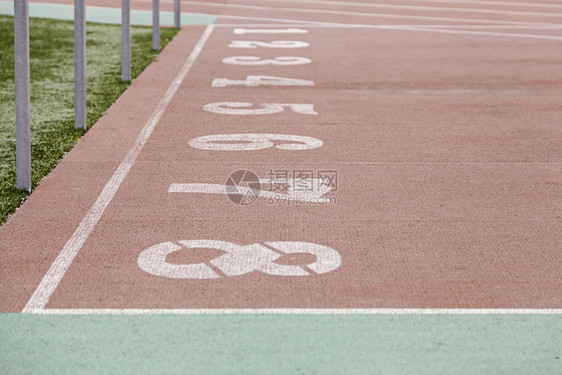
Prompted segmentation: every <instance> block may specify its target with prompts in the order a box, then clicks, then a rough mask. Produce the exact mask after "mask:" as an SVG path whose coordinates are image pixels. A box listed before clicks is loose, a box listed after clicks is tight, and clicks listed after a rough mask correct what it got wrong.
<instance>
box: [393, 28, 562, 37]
mask: <svg viewBox="0 0 562 375" xmlns="http://www.w3.org/2000/svg"><path fill="white" fill-rule="evenodd" d="M390 29H395V30H404V31H407V30H410V31H423V32H430V33H431V32H433V33H442V34H461V35H481V36H500V37H508V38H524V39H542V40H562V36H550V35H539V34H512V33H498V32H494V31H469V30H450V29H437V28H429V29H426V28H424V27H396V28H390Z"/></svg>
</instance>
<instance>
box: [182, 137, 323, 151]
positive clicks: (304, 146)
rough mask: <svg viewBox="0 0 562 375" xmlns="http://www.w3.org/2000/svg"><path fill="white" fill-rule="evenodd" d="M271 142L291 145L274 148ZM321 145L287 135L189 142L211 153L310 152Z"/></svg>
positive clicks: (308, 138)
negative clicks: (277, 150)
mask: <svg viewBox="0 0 562 375" xmlns="http://www.w3.org/2000/svg"><path fill="white" fill-rule="evenodd" d="M272 141H284V142H293V143H281V144H279V145H277V146H275V144H274V143H273V142H272ZM221 142H222V143H221ZM233 142H236V143H233ZM294 142H297V143H294ZM323 144H324V142H322V141H321V140H319V139H317V138H313V137H305V136H302V135H287V134H213V135H205V136H202V137H197V138H194V139H192V140H191V141H189V145H190V146H191V147H194V148H198V149H201V150H213V151H253V150H263V149H266V148H271V147H273V146H275V148H278V149H280V150H295V151H296V150H311V149H314V148H318V147H322V145H323Z"/></svg>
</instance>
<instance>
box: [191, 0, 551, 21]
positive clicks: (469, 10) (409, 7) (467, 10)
mask: <svg viewBox="0 0 562 375" xmlns="http://www.w3.org/2000/svg"><path fill="white" fill-rule="evenodd" d="M298 2H299V3H301V4H302V3H306V4H322V5H341V6H347V7H358V6H359V7H362V8H377V9H381V8H382V9H396V10H421V11H427V12H451V13H455V12H456V13H481V14H499V15H514V16H537V17H562V13H552V12H551V13H546V12H529V11H517V10H503V9H502V10H497V9H485V8H457V7H454V8H453V7H440V6H423V5H398V4H382V3H369V4H366V3H346V2H341V1H330V2H326V1H318V0H299V1H298ZM184 3H185V4H192V5H201V6H206V7H219V8H225V7H226V8H238V9H255V10H267V11H274V10H278V9H287V10H288V9H290V10H291V11H293V12H298V11H299V8H277V7H264V6H255V5H242V4H225V3H220V4H219V3H209V2H200V1H184ZM551 9H552V8H551ZM555 9H556V8H555ZM363 13H364V12H363ZM365 14H369V13H365Z"/></svg>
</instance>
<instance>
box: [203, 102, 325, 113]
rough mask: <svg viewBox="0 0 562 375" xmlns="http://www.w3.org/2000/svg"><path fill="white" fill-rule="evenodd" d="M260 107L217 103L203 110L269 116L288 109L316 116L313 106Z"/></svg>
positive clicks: (280, 105) (289, 104) (250, 104)
mask: <svg viewBox="0 0 562 375" xmlns="http://www.w3.org/2000/svg"><path fill="white" fill-rule="evenodd" d="M260 105H261V106H262V108H248V107H252V106H253V104H252V103H246V102H218V103H209V104H205V105H204V106H203V109H204V110H205V111H207V112H213V113H218V114H221V115H271V114H274V113H279V112H283V110H284V109H285V108H290V109H291V110H292V111H293V112H295V113H302V114H303V115H318V113H317V112H316V111H315V110H314V104H297V103H262V104H260Z"/></svg>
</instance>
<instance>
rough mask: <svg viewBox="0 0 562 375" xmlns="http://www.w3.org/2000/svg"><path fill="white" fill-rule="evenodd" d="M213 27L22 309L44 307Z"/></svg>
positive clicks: (204, 33)
mask: <svg viewBox="0 0 562 375" xmlns="http://www.w3.org/2000/svg"><path fill="white" fill-rule="evenodd" d="M213 29H214V25H209V26H207V28H206V29H205V31H204V32H203V35H201V38H200V39H199V41H198V42H197V44H196V45H195V48H193V51H192V52H191V54H190V55H189V57H188V58H187V60H186V62H185V64H184V65H183V66H182V68H181V70H180V71H179V73H178V74H177V76H176V77H175V78H174V81H172V82H171V83H170V86H169V87H168V90H167V91H166V93H165V94H164V97H163V98H162V99H161V100H160V102H158V105H157V106H156V108H155V110H154V112H153V113H152V115H151V116H150V118H149V119H148V121H147V122H146V123H145V124H144V127H143V128H142V130H141V132H140V134H139V136H138V137H137V139H136V141H135V143H134V145H133V147H132V148H131V149H130V150H129V152H128V153H127V156H125V159H124V160H123V161H122V162H121V164H120V165H119V167H118V168H117V170H116V171H115V173H114V174H113V176H111V179H110V180H109V181H108V182H107V184H106V185H105V187H104V188H103V191H102V192H101V193H100V195H99V196H98V199H97V200H96V201H95V203H94V204H93V205H92V207H91V208H90V210H89V211H88V213H87V214H86V216H85V217H84V219H83V220H82V222H80V225H78V228H76V230H75V231H74V233H73V234H72V237H70V239H69V240H68V242H67V243H66V245H64V248H63V249H62V251H61V252H60V253H59V255H58V256H57V258H56V259H55V261H54V262H53V264H51V267H50V268H49V270H48V271H47V273H46V274H45V276H44V277H43V280H41V283H40V284H39V286H38V287H37V289H36V290H35V292H34V293H33V295H32V296H31V298H30V299H29V301H28V302H27V305H25V307H24V309H23V312H31V311H34V312H36V311H37V310H41V309H44V308H45V306H46V305H47V302H49V298H50V297H51V295H52V294H53V292H54V291H55V289H56V288H57V286H58V284H59V283H60V281H61V280H62V278H63V277H64V274H65V273H66V271H67V270H68V267H70V264H71V263H72V261H73V260H74V257H75V256H76V254H78V251H80V248H82V245H83V244H84V242H85V241H86V239H87V238H88V236H89V235H90V233H91V232H92V230H93V229H94V227H95V226H96V224H97V222H98V221H99V219H100V218H101V216H102V215H103V212H104V211H105V209H106V208H107V206H108V205H109V203H110V202H111V200H112V199H113V197H114V196H115V193H116V192H117V189H119V186H120V185H121V183H122V182H123V180H124V179H125V177H126V176H127V174H128V173H129V171H130V170H131V168H132V166H133V164H134V163H135V161H136V159H137V156H138V155H139V153H140V152H141V150H142V148H143V147H144V145H145V144H146V141H147V140H148V138H149V137H150V135H151V134H152V131H153V130H154V127H155V126H156V124H157V123H158V121H159V120H160V118H161V117H162V115H163V114H164V111H165V110H166V108H167V107H168V104H169V103H170V101H171V100H172V98H173V97H174V94H175V93H176V91H177V90H178V84H181V83H182V82H183V80H184V78H185V76H186V75H187V73H189V70H190V69H191V67H192V66H193V63H194V62H195V60H196V59H197V57H198V56H199V54H200V53H201V50H202V49H203V46H204V45H205V43H206V42H207V40H208V39H209V36H210V35H211V33H212V31H213ZM176 82H177V83H176Z"/></svg>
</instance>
